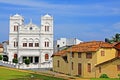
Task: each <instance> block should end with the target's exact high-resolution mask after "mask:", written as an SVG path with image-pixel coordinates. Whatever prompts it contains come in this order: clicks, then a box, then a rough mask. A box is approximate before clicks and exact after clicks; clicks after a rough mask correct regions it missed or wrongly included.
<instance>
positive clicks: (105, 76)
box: [100, 74, 109, 78]
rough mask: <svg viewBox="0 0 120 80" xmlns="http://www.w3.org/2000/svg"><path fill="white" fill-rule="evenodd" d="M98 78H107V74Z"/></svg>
mask: <svg viewBox="0 0 120 80" xmlns="http://www.w3.org/2000/svg"><path fill="white" fill-rule="evenodd" d="M100 78H109V77H108V76H107V74H101V76H100Z"/></svg>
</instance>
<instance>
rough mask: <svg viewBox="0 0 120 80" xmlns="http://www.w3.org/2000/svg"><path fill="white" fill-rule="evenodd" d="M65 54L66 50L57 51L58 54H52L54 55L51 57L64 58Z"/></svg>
mask: <svg viewBox="0 0 120 80" xmlns="http://www.w3.org/2000/svg"><path fill="white" fill-rule="evenodd" d="M66 52H67V51H66V50H61V51H59V52H56V53H54V54H53V55H52V57H53V56H65V54H66Z"/></svg>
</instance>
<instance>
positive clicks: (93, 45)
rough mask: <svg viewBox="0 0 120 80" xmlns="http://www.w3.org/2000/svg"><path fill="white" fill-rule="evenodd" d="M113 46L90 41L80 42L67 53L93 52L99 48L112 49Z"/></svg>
mask: <svg viewBox="0 0 120 80" xmlns="http://www.w3.org/2000/svg"><path fill="white" fill-rule="evenodd" d="M112 47H113V45H112V44H109V43H107V42H103V41H90V42H82V43H80V44H78V45H75V46H73V47H71V48H69V49H67V51H69V52H70V51H72V52H94V51H97V50H98V49H99V48H112Z"/></svg>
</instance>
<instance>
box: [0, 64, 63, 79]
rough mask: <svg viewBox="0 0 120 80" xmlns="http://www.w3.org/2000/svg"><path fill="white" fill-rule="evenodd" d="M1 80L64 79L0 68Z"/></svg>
mask: <svg viewBox="0 0 120 80" xmlns="http://www.w3.org/2000/svg"><path fill="white" fill-rule="evenodd" d="M0 80H64V79H61V78H55V77H50V76H44V75H40V74H35V73H34V72H30V71H25V70H19V69H12V68H6V67H1V66H0Z"/></svg>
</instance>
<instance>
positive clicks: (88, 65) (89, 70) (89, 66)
mask: <svg viewBox="0 0 120 80" xmlns="http://www.w3.org/2000/svg"><path fill="white" fill-rule="evenodd" d="M87 70H88V72H91V64H90V63H88V64H87Z"/></svg>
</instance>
